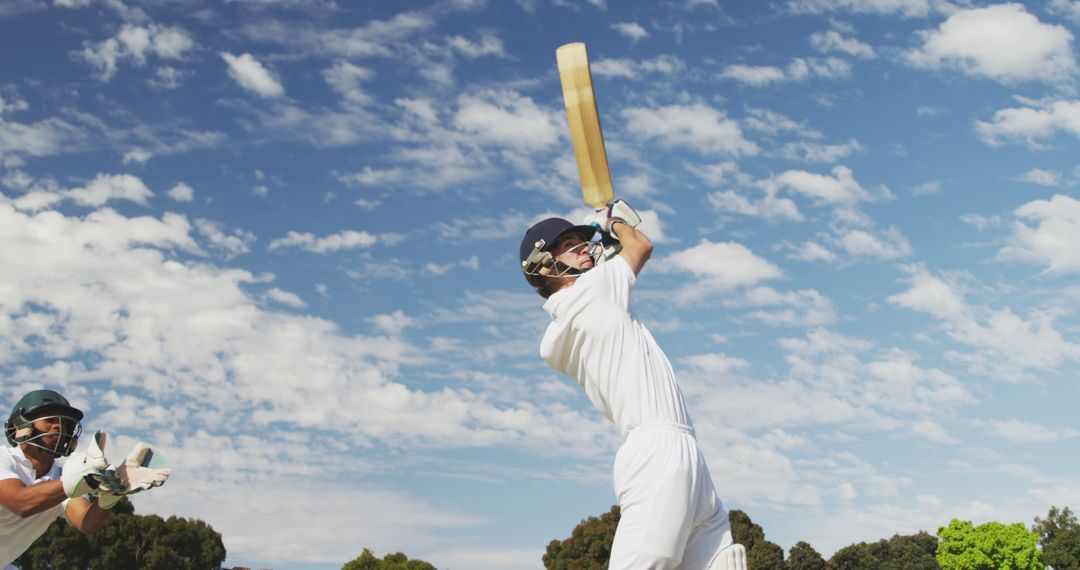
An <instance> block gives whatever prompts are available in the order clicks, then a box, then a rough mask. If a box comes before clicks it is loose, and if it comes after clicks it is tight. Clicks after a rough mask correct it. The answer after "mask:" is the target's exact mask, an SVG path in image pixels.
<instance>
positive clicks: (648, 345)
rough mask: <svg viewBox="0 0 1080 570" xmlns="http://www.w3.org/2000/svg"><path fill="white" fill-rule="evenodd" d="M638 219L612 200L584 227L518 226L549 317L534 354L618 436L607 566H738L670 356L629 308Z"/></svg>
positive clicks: (721, 569)
mask: <svg viewBox="0 0 1080 570" xmlns="http://www.w3.org/2000/svg"><path fill="white" fill-rule="evenodd" d="M640 221H641V218H640V216H638V214H637V212H635V211H634V209H633V208H631V207H630V206H629V205H628V204H627V203H626V202H625V201H622V200H614V201H612V202H611V203H609V204H608V206H607V208H605V209H602V210H600V211H599V212H597V213H596V214H595V215H593V216H590V218H589V219H587V220H586V225H574V224H572V223H570V222H568V221H566V220H563V219H560V218H548V219H546V220H543V221H541V222H539V223H537V224H535V225H533V226H532V227H530V228H529V229H528V231H527V232H526V233H525V237H524V239H522V241H521V251H520V254H521V266H522V270H523V272H524V273H525V278H526V279H527V280H528V282H529V284H530V285H532V286H533V287H535V288H536V291H537V292H538V293H539V294H540V295H541V296H542V297H544V298H545V299H547V301H546V302H545V303H544V310H545V311H546V312H547V314H548V315H549V316H550V317H551V323H550V324H549V325H548V327H547V331H546V332H545V333H544V338H543V340H542V341H541V343H540V355H541V356H542V357H543V359H544V361H546V362H547V363H548V365H550V366H551V367H552V368H554V369H555V370H557V371H559V372H562V373H564V374H566V375H568V376H570V377H572V378H574V379H575V380H577V383H578V384H580V385H581V386H582V387H583V388H585V392H586V394H587V395H588V396H589V399H590V400H591V401H592V403H593V404H594V405H595V406H596V407H597V408H598V409H599V410H600V412H601V413H602V414H604V416H606V417H607V418H608V419H609V420H611V421H612V422H614V424H615V426H616V427H617V428H618V429H619V432H620V433H621V434H622V436H623V437H624V440H623V443H622V445H621V446H620V447H619V450H618V453H616V455H615V468H614V476H615V494H616V496H617V499H618V504H619V507H620V509H621V511H622V516H621V519H620V521H619V526H618V529H617V530H616V532H615V541H614V543H613V544H612V547H611V559H610V561H609V564H608V568H610V569H611V570H674V569H678V570H746V551H745V549H744V548H743V547H742V546H741V545H738V544H735V543H734V541H733V539H732V536H731V527H730V524H729V522H728V515H727V511H726V510H725V509H724V507H723V504H722V503H721V502H720V499H719V497H718V496H717V494H716V489H715V488H714V486H713V481H712V477H711V475H710V474H709V469H708V466H706V464H705V458H704V456H703V455H702V454H701V451H700V450H699V449H698V445H697V439H696V438H695V435H694V427H693V424H692V423H691V421H690V415H689V413H688V412H687V409H686V403H685V402H684V401H683V397H682V392H681V391H680V390H679V386H678V384H677V383H676V382H675V374H674V372H673V370H672V368H671V363H670V362H669V361H668V359H667V356H666V355H665V354H664V352H663V351H662V350H661V349H660V347H659V346H658V345H657V344H656V341H655V340H654V339H653V336H652V334H651V333H650V332H649V330H648V329H647V328H646V327H645V325H644V324H643V323H642V322H641V321H640V320H638V319H637V317H635V316H634V314H633V312H632V311H631V309H630V293H631V292H632V291H633V290H634V287H635V285H636V283H637V275H638V273H640V272H641V269H642V267H644V265H645V262H647V261H648V260H649V256H650V255H651V254H652V249H653V246H652V242H650V241H649V238H648V237H646V236H645V234H643V233H641V232H640V231H639V230H638V229H637V228H636V226H637V225H638V224H639V223H640ZM597 231H599V232H601V233H602V235H604V236H610V238H614V239H615V240H618V244H619V245H621V249H619V250H618V253H617V255H614V256H613V257H611V258H610V259H607V260H606V261H603V259H604V257H603V256H602V252H601V250H600V248H599V247H597V246H596V245H593V244H592V243H591V240H592V238H593V236H594V235H595V234H596V232H597ZM601 261H603V262H602V263H601Z"/></svg>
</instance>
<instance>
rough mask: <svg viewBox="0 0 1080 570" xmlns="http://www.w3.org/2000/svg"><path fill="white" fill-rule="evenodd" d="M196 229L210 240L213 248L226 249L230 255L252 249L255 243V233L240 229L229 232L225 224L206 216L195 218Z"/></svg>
mask: <svg viewBox="0 0 1080 570" xmlns="http://www.w3.org/2000/svg"><path fill="white" fill-rule="evenodd" d="M195 230H196V231H198V233H199V235H201V236H202V237H203V238H204V239H206V240H208V241H209V243H210V247H211V248H212V249H216V250H220V251H224V252H225V254H226V255H227V256H230V257H231V256H234V255H240V254H242V253H247V252H249V251H251V244H253V243H255V234H253V233H251V232H247V231H244V230H239V229H237V230H233V231H232V232H231V233H229V232H227V231H226V228H225V225H224V224H222V223H220V222H215V221H213V220H208V219H206V218H196V219H195Z"/></svg>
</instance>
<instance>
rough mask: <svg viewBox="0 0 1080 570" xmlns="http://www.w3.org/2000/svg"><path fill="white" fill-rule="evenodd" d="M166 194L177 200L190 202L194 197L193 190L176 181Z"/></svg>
mask: <svg viewBox="0 0 1080 570" xmlns="http://www.w3.org/2000/svg"><path fill="white" fill-rule="evenodd" d="M166 194H168V195H169V197H170V198H172V199H173V200H176V201H177V202H191V201H192V200H194V199H195V190H193V189H192V188H191V186H188V185H187V184H184V183H183V182H177V183H176V186H173V187H172V188H170V189H169V191H168V192H166Z"/></svg>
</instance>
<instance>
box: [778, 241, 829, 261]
mask: <svg viewBox="0 0 1080 570" xmlns="http://www.w3.org/2000/svg"><path fill="white" fill-rule="evenodd" d="M789 257H791V258H792V259H798V260H799V261H807V262H815V261H825V262H832V261H836V259H837V256H836V254H835V253H833V252H831V251H829V250H828V248H826V247H825V246H823V245H821V244H819V243H817V242H813V241H807V242H803V243H802V244H801V245H799V246H798V247H796V248H794V250H793V251H792V253H791V255H790V256H789Z"/></svg>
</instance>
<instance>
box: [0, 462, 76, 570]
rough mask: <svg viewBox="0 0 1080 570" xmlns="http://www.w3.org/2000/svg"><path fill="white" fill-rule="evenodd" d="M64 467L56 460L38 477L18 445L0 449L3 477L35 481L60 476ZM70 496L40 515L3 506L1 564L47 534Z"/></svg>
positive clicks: (0, 517)
mask: <svg viewBox="0 0 1080 570" xmlns="http://www.w3.org/2000/svg"><path fill="white" fill-rule="evenodd" d="M60 472H61V468H60V466H59V465H57V464H56V462H53V466H52V469H50V470H49V472H48V473H46V474H45V476H43V477H38V476H37V473H36V472H35V471H34V466H33V465H31V464H30V460H29V459H27V458H26V456H25V455H23V452H22V449H19V448H18V447H5V448H4V449H3V451H0V480H4V479H21V480H22V482H23V484H24V485H33V484H35V483H42V482H44V481H55V480H57V479H59V478H60ZM67 503H68V502H67V500H65V501H64V502H62V503H60V504H59V505H56V506H55V507H53V508H51V509H47V510H45V511H42V512H40V513H38V514H36V515H30V516H28V517H26V518H20V517H19V515H17V514H15V513H13V512H11V511H9V510H7V509H5V508H3V507H0V568H6V567H7V566H8V564H11V563H12V562H14V561H15V559H16V558H18V557H19V556H20V555H22V553H23V552H25V551H26V549H27V548H30V545H31V544H33V543H34V541H35V540H37V539H38V537H39V536H41V535H43V534H45V531H46V529H48V528H49V525H50V524H52V522H53V521H54V520H56V517H59V516H62V515H63V514H64V509H65V508H66V507H67Z"/></svg>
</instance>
